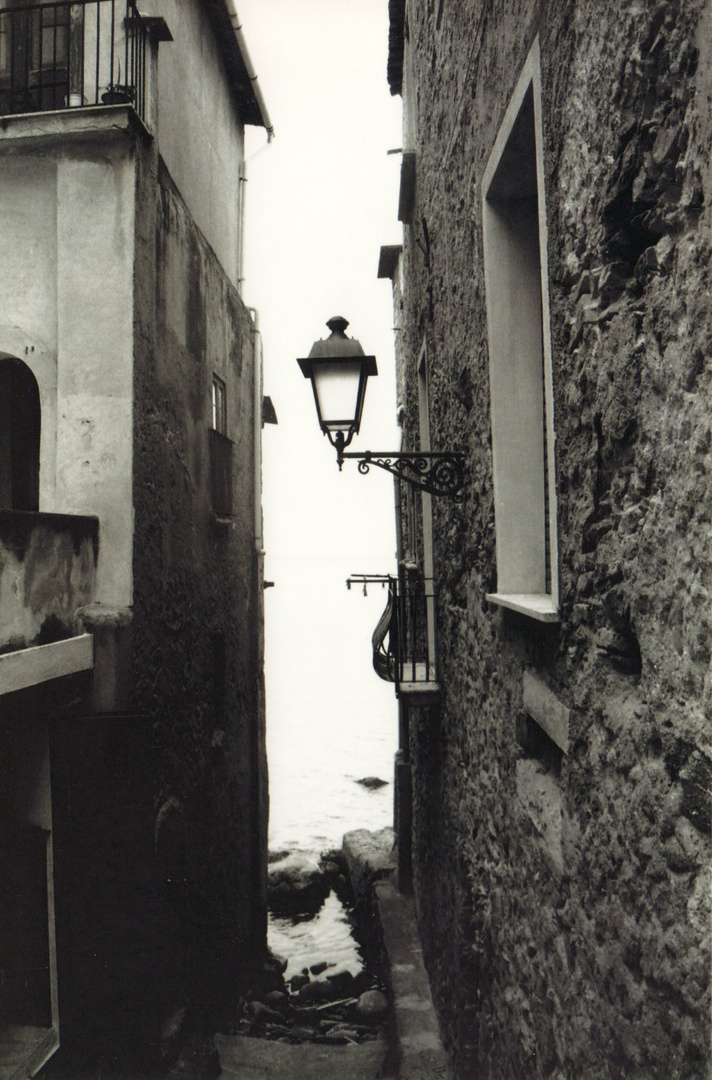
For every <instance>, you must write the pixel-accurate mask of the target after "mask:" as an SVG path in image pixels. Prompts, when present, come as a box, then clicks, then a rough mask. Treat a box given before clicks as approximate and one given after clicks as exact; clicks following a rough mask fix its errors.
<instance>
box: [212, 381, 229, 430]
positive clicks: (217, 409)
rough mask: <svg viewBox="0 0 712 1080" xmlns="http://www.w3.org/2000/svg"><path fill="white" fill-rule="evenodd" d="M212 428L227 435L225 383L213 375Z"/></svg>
mask: <svg viewBox="0 0 712 1080" xmlns="http://www.w3.org/2000/svg"><path fill="white" fill-rule="evenodd" d="M212 406H213V430H214V431H219V432H220V434H221V435H227V406H226V402H225V383H224V382H223V381H222V379H219V378H218V377H217V375H213V400H212Z"/></svg>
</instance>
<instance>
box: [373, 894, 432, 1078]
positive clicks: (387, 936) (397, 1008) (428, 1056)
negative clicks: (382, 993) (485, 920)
mask: <svg viewBox="0 0 712 1080" xmlns="http://www.w3.org/2000/svg"><path fill="white" fill-rule="evenodd" d="M373 890H374V894H375V899H376V906H377V911H378V918H379V922H380V925H381V932H382V935H383V945H384V949H385V953H386V957H387V960H388V967H389V974H390V983H391V991H392V993H393V1014H394V1021H395V1029H396V1039H397V1045H398V1068H399V1076H400V1077H401V1080H448V1078H450V1077H451V1073H450V1070H449V1065H448V1059H447V1055H446V1053H445V1049H444V1047H443V1045H442V1041H441V1039H440V1028H439V1025H438V1019H437V1015H436V1013H435V1006H434V1005H433V999H432V994H431V992H430V982H429V980H428V974H427V971H426V970H425V964H424V963H423V954H422V949H421V945H420V938H419V936H418V928H417V922H416V917H415V903H414V901H413V898H412V897H411V896H406V895H404V894H403V893H400V892H398V890H397V888H396V887H395V885H394V884H393V882H392V881H390V880H385V879H384V880H381V881H376V882H375V883H374V885H373Z"/></svg>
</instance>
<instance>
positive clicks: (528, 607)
mask: <svg viewBox="0 0 712 1080" xmlns="http://www.w3.org/2000/svg"><path fill="white" fill-rule="evenodd" d="M485 600H488V601H489V602H490V604H497V605H498V606H499V607H505V608H509V609H510V611H518V612H519V614H520V615H528V616H529V618H530V619H537V620H538V621H539V622H548V623H556V622H559V609H558V607H557V605H556V604H555V602H554V600H553V598H552V597H551V596H549V595H548V593H486V594H485Z"/></svg>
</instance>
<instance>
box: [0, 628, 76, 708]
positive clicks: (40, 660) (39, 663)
mask: <svg viewBox="0 0 712 1080" xmlns="http://www.w3.org/2000/svg"><path fill="white" fill-rule="evenodd" d="M93 666H94V639H93V638H92V635H91V634H80V635H79V637H72V638H67V639H66V640H64V641H54V642H52V643H51V644H50V645H35V646H33V647H31V648H29V649H18V650H16V651H15V652H8V653H4V654H3V655H2V656H0V694H11V693H13V692H14V691H15V690H24V689H26V688H27V687H28V686H37V685H39V684H40V683H44V682H49V681H50V679H61V678H62V677H63V676H64V675H74V674H76V673H77V672H78V671H90V670H91V669H92V668H93Z"/></svg>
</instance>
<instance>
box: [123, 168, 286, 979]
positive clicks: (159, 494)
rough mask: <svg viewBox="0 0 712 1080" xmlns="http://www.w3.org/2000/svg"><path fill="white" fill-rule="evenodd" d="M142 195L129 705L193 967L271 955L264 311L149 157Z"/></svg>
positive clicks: (161, 855) (142, 172)
mask: <svg viewBox="0 0 712 1080" xmlns="http://www.w3.org/2000/svg"><path fill="white" fill-rule="evenodd" d="M137 199H138V206H139V208H140V210H139V214H140V217H141V220H140V222H139V223H138V233H137V274H136V289H135V298H136V354H135V360H136V365H135V399H134V432H135V458H134V506H135V543H134V614H133V631H134V688H133V696H132V702H131V707H132V709H133V710H134V711H136V712H140V713H146V714H148V715H149V716H150V718H151V723H152V729H153V738H154V746H155V772H154V786H153V800H154V814H155V818H154V833H155V845H156V851H157V855H158V861H159V863H161V860H163V862H165V867H164V870H165V875H164V876H165V877H166V879H169V878H170V879H174V878H175V877H179V878H181V879H182V880H183V881H184V887H183V897H182V900H181V901H180V904H179V906H181V909H182V911H183V913H184V926H185V927H187V931H188V936H189V939H190V940H191V941H192V945H193V950H194V955H193V963H194V964H195V965H196V966H197V967H196V970H197V974H198V976H199V975H200V973H201V971H202V970H203V969H205V971H207V969H208V967H209V966H210V963H211V961H213V960H215V958H216V957H218V958H219V959H220V960H221V961H222V962H224V964H225V966H226V969H227V970H229V968H230V963H231V962H233V961H234V960H235V959H238V960H239V958H240V957H241V956H242V957H243V958H244V955H245V951H246V950H247V949H249V948H255V949H259V948H260V947H261V946H263V945H264V939H265V928H266V907H265V899H264V896H265V884H264V882H265V879H266V869H265V859H266V759H265V749H264V693H263V682H262V680H263V672H262V655H263V654H262V619H263V609H262V565H261V561H260V557H259V556H258V554H257V553H256V551H255V535H254V523H255V509H254V508H255V465H254V432H255V415H254V412H255V383H254V380H255V371H254V364H253V339H252V320H251V318H250V316H249V313H248V311H247V309H246V308H245V307H244V305H243V304H242V302H241V300H240V298H239V296H238V294H237V292H236V290H235V288H234V287H233V285H232V284H231V283H230V281H229V280H228V277H227V275H226V273H225V271H224V270H223V268H222V266H221V265H220V263H219V261H218V260H217V258H216V256H215V254H214V252H213V251H212V249H211V248H210V246H209V245H208V243H207V242H206V241H205V239H204V237H203V236H202V234H201V233H200V231H199V230H198V228H197V227H196V225H195V223H194V222H193V220H192V218H191V215H190V213H189V211H188V209H187V207H186V205H185V203H184V202H183V200H182V199H181V196H180V194H179V192H178V191H177V189H176V188H175V185H174V184H173V182H172V180H171V178H170V175H169V174H168V172H167V170H166V168H165V166H163V164H162V163H161V162H159V161H157V160H156V158H155V156H154V154H152V153H150V152H146V153H145V154H143V155H142V156H141V158H140V162H139V173H138V195H137ZM213 374H216V375H218V376H219V377H220V378H221V379H222V380H223V382H224V383H225V386H226V396H227V418H228V431H227V434H228V436H229V438H230V439H231V440H232V442H233V461H232V470H233V509H234V516H233V518H232V519H231V520H230V521H229V522H227V523H226V522H225V521H220V520H218V519H217V517H216V515H215V514H214V513H213V509H212V501H211V481H210V475H211V474H210V444H209V430H208V429H209V428H210V427H211V426H212V418H211V389H212V378H213ZM159 869H160V867H159ZM174 891H175V890H174ZM171 903H172V904H174V906H175V900H172V901H171ZM219 971H220V968H219V966H216V967H215V969H214V971H213V972H212V974H211V978H212V980H213V988H214V989H215V991H216V992H218V988H219V978H220V976H219Z"/></svg>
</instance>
